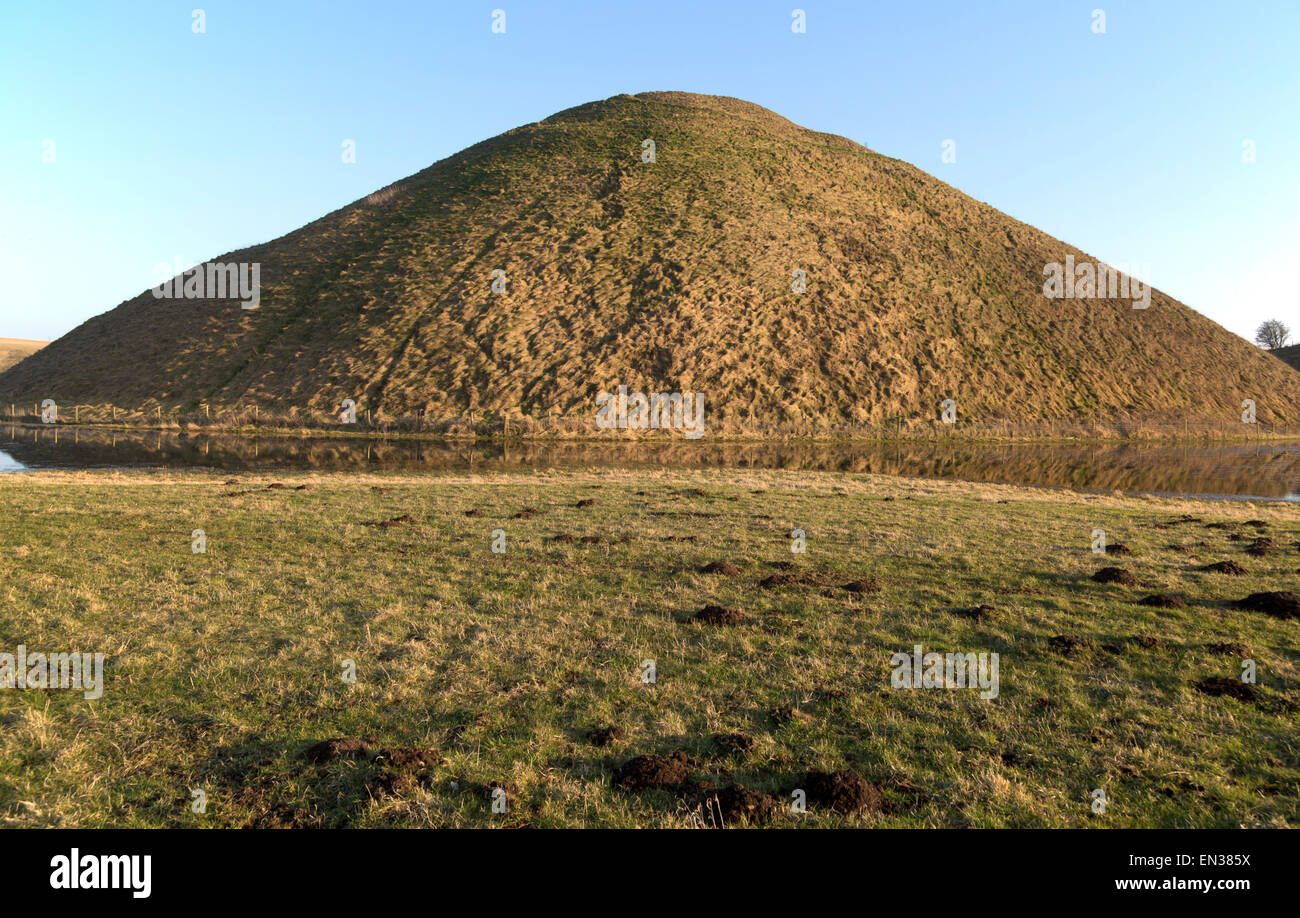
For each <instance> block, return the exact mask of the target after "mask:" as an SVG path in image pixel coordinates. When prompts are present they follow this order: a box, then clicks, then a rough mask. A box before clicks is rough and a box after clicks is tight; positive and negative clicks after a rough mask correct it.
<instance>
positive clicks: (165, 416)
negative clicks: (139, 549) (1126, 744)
mask: <svg viewBox="0 0 1300 918" xmlns="http://www.w3.org/2000/svg"><path fill="white" fill-rule="evenodd" d="M3 410H7V412H8V413H7V419H8V420H9V421H10V422H12V423H18V424H51V423H53V424H58V425H62V426H68V425H74V426H88V427H97V426H119V427H128V428H147V429H162V430H184V429H190V428H197V429H207V430H212V431H214V432H215V431H223V430H224V431H231V432H238V431H241V430H289V431H293V430H297V431H305V432H328V433H337V434H369V433H378V434H385V435H389V434H422V435H427V436H431V437H436V436H447V437H454V436H473V437H504V438H513V437H539V438H548V437H549V438H590V437H593V436H598V437H601V438H607V439H634V438H636V437H638V436H646V435H649V436H655V437H663V436H666V435H671V436H677V437H680V436H683V432H682V431H681V430H680V429H677V430H671V431H670V430H644V429H642V430H599V429H597V427H596V424H595V419H594V416H591V417H575V416H572V415H570V416H562V415H551V416H545V417H537V416H529V415H523V414H507V413H500V412H495V411H466V412H464V413H462V414H459V415H455V416H451V417H448V416H445V415H437V416H434V415H432V414H430V413H428V412H425V411H416V412H413V413H408V414H389V413H387V412H382V411H373V410H371V409H369V408H361V407H358V408H356V409H355V420H353V421H344V420H343V419H342V418H341V417H340V416H338V415H334V414H331V413H328V412H324V411H314V410H310V409H300V408H290V409H287V410H284V409H280V410H274V409H273V410H268V409H266V408H264V407H263V406H260V405H250V406H241V405H234V406H213V405H209V404H207V403H204V402H199V403H197V404H193V403H192V404H190V405H189V406H186V407H165V406H163V405H159V404H151V405H146V406H142V407H139V408H134V409H128V408H122V407H120V406H116V405H90V404H73V405H56V406H53V407H52V408H51V406H50V405H49V403H48V402H45V403H31V404H30V406H29V405H28V404H25V403H24V404H19V403H16V402H10V403H8V404H7V405H0V411H3ZM705 436H706V437H711V438H718V437H724V438H734V439H744V438H762V439H772V438H776V439H789V440H809V439H819V440H890V439H905V440H925V439H996V440H1021V439H1024V440H1044V439H1133V440H1141V439H1189V440H1195V439H1206V440H1222V439H1256V438H1275V437H1300V425H1281V424H1276V423H1274V422H1273V421H1270V420H1268V419H1264V418H1261V419H1258V420H1257V421H1255V422H1254V423H1245V422H1243V421H1241V420H1240V419H1235V420H1210V419H1206V418H1182V419H1169V418H1163V417H1143V418H1113V419H1106V420H1079V421H1059V420H1057V421H1046V420H1024V419H1016V418H992V419H984V418H970V417H963V418H959V419H958V420H957V421H956V422H954V423H951V424H949V423H942V422H941V421H940V420H938V419H928V418H915V417H911V418H903V417H897V418H892V419H887V420H882V421H878V422H875V423H871V424H858V425H850V426H844V425H832V424H830V423H827V424H818V423H807V422H805V423H785V424H779V425H771V426H769V425H762V424H754V423H739V422H731V421H729V420H728V419H725V418H724V419H723V420H722V422H721V424H719V425H718V426H714V427H708V426H707V425H706V430H705Z"/></svg>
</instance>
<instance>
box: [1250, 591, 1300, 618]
mask: <svg viewBox="0 0 1300 918" xmlns="http://www.w3.org/2000/svg"><path fill="white" fill-rule="evenodd" d="M1236 605H1237V608H1239V609H1250V610H1251V611H1252V612H1263V613H1264V614H1265V615H1271V616H1273V617H1274V618H1281V619H1292V618H1300V596H1297V595H1296V594H1295V593H1291V592H1289V591H1286V590H1281V591H1277V592H1269V593H1251V594H1250V595H1249V596H1247V597H1246V598H1245V599H1239V600H1237V602H1236Z"/></svg>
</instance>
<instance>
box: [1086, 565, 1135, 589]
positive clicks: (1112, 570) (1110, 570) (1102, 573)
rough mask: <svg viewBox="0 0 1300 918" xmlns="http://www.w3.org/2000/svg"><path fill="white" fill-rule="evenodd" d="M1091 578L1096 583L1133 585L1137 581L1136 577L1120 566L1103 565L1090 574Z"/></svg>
mask: <svg viewBox="0 0 1300 918" xmlns="http://www.w3.org/2000/svg"><path fill="white" fill-rule="evenodd" d="M1092 579H1093V580H1095V581H1097V582H1098V583H1118V584H1120V585H1121V586H1133V585H1135V584H1136V583H1137V578H1136V577H1134V576H1133V574H1132V573H1130V572H1129V571H1127V570H1125V569H1124V568H1122V567H1103V568H1102V569H1101V570H1099V571H1097V573H1095V574H1093V575H1092Z"/></svg>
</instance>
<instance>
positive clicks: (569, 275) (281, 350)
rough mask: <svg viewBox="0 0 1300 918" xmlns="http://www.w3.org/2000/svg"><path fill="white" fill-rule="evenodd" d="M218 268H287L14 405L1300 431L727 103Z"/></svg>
mask: <svg viewBox="0 0 1300 918" xmlns="http://www.w3.org/2000/svg"><path fill="white" fill-rule="evenodd" d="M211 261H212V262H220V263H223V264H227V265H229V264H236V263H238V264H257V265H258V266H259V269H260V295H259V296H258V297H257V298H256V305H257V308H255V309H245V308H242V307H241V302H240V301H239V300H238V299H235V298H233V297H232V295H230V294H229V291H227V295H225V296H214V294H216V293H217V291H215V290H213V289H212V285H211V284H209V285H208V286H207V287H206V288H205V289H204V290H202V291H195V293H196V296H195V297H193V298H158V297H156V296H155V295H154V292H153V291H151V290H146V291H145V292H144V293H142V294H140V295H139V296H137V297H135V298H134V299H132V300H129V301H127V302H124V303H122V304H121V305H119V306H118V307H117V308H115V309H113V310H111V311H109V312H107V313H104V314H103V315H100V316H97V317H95V318H93V319H91V320H89V321H87V322H86V323H84V324H83V325H81V326H80V327H78V328H77V329H75V330H74V331H72V332H70V333H68V334H67V335H65V336H64V337H62V338H60V339H59V340H57V341H55V342H53V343H52V344H50V345H48V346H47V347H45V348H43V349H42V350H40V351H39V352H37V353H36V354H34V355H32V356H31V357H29V358H27V359H26V360H24V361H23V362H22V363H21V364H20V365H18V366H16V367H14V368H12V369H10V370H8V371H7V372H5V373H4V374H3V375H0V398H2V399H3V400H4V401H11V400H16V401H19V402H20V403H31V402H34V401H39V400H42V399H44V398H53V399H55V400H56V401H57V402H59V403H60V404H71V403H84V404H94V405H107V404H112V405H116V406H119V407H121V408H125V409H138V408H139V407H140V406H142V405H159V406H163V407H165V408H175V407H183V406H187V405H190V406H192V405H195V404H197V403H199V402H203V403H206V404H208V405H212V406H217V407H220V406H229V407H234V406H248V405H260V406H262V410H264V411H269V410H281V411H287V410H292V411H296V412H301V413H303V414H312V413H320V415H321V416H325V415H327V414H328V415H333V414H337V412H338V410H339V406H340V404H341V403H342V401H343V400H344V399H353V400H354V401H355V403H356V405H357V406H358V408H360V409H368V410H370V411H372V412H374V413H376V415H378V416H381V417H382V416H390V417H396V416H401V415H407V414H412V413H415V412H423V414H424V417H426V418H428V419H429V420H430V422H431V423H437V422H444V423H448V424H451V423H454V422H455V421H456V419H458V418H463V417H466V416H467V415H468V416H473V414H474V413H478V415H479V416H480V417H481V416H483V415H484V414H487V415H495V416H498V417H509V418H516V419H518V420H519V421H520V422H521V423H524V424H525V425H533V426H536V427H544V426H545V425H546V424H547V423H548V422H551V423H556V424H559V425H561V426H562V425H563V424H564V423H568V424H570V425H571V429H584V430H585V429H590V430H591V431H592V432H593V433H594V432H595V431H596V429H597V425H596V423H595V414H596V402H597V398H598V396H599V395H600V393H602V392H610V393H612V392H614V391H615V390H616V389H617V387H619V386H626V387H627V388H628V390H630V391H633V392H638V391H639V392H646V393H651V392H694V393H700V394H701V395H702V396H703V397H704V399H705V404H706V407H707V417H708V421H707V424H708V429H709V430H710V432H716V433H736V434H743V433H778V432H779V433H790V434H798V435H839V434H853V433H854V432H857V431H863V430H869V429H871V428H873V427H881V426H884V425H887V424H891V423H894V422H897V421H901V420H902V421H913V420H917V419H921V420H924V421H925V422H926V423H932V422H933V420H934V419H935V418H937V417H938V415H939V412H940V403H941V402H942V401H943V400H945V399H952V400H953V401H954V403H955V406H956V411H957V413H958V417H959V418H960V419H962V420H963V421H966V420H987V421H992V420H1007V421H1020V422H1026V421H1027V422H1099V423H1104V422H1106V421H1108V420H1112V419H1117V418H1153V419H1157V420H1160V419H1163V420H1166V421H1179V422H1182V421H1190V422H1201V421H1204V422H1207V423H1221V422H1234V421H1238V419H1239V416H1240V415H1241V413H1242V403H1243V400H1245V399H1250V400H1252V401H1253V402H1254V403H1255V404H1256V405H1257V409H1256V410H1257V412H1258V416H1259V418H1260V419H1261V420H1264V421H1268V422H1272V423H1275V424H1285V425H1295V424H1297V423H1300V373H1298V372H1297V371H1296V370H1294V369H1292V368H1290V367H1288V366H1287V365H1285V364H1284V363H1282V362H1281V361H1279V360H1277V359H1275V358H1274V357H1272V356H1270V355H1268V354H1265V353H1262V352H1260V351H1259V350H1258V349H1256V348H1254V347H1253V346H1251V345H1250V344H1248V343H1247V342H1245V341H1243V340H1242V339H1240V338H1238V337H1236V336H1235V335H1233V334H1231V333H1229V332H1227V331H1226V330H1224V329H1223V328H1221V327H1220V326H1218V325H1216V324H1215V323H1213V322H1211V321H1210V320H1209V319H1207V318H1205V317H1203V316H1201V315H1200V314H1198V313H1196V312H1195V311H1193V310H1191V309H1189V308H1188V307H1186V306H1184V305H1183V304H1181V303H1178V302H1176V301H1174V300H1173V299H1171V298H1169V297H1167V296H1165V295H1163V294H1161V293H1159V292H1158V291H1156V292H1153V293H1150V297H1149V305H1147V306H1146V308H1134V304H1135V301H1136V300H1137V297H1136V296H1133V295H1123V294H1117V293H1116V291H1114V290H1111V289H1107V288H1106V284H1105V283H1104V282H1102V283H1099V284H1097V286H1098V287H1100V288H1102V289H1100V290H1097V291H1096V292H1097V293H1099V294H1102V295H1101V296H1091V297H1089V296H1087V291H1086V290H1085V289H1083V287H1082V281H1081V282H1080V287H1079V288H1078V289H1074V296H1072V297H1070V298H1049V297H1048V296H1045V295H1044V282H1045V277H1046V276H1047V273H1045V272H1049V269H1048V266H1050V265H1065V264H1067V261H1068V263H1070V264H1072V265H1083V264H1089V265H1095V264H1096V260H1095V259H1091V258H1089V257H1088V256H1087V255H1086V254H1085V253H1083V252H1081V251H1079V250H1077V249H1074V248H1072V247H1070V246H1068V245H1066V244H1065V243H1063V242H1060V241H1058V240H1056V239H1053V238H1051V237H1050V236H1047V235H1046V234H1044V233H1042V232H1040V231H1039V230H1037V229H1035V228H1033V227H1031V226H1027V225H1026V224H1023V223H1020V222H1018V221H1016V220H1014V219H1012V218H1010V217H1008V216H1006V215H1005V214H1002V213H1000V212H999V211H997V210H995V209H994V208H992V207H989V206H988V205H986V204H983V203H980V202H978V201H975V200H974V199H972V198H970V197H969V196H967V195H965V194H962V193H961V192H959V191H957V190H956V189H954V188H952V187H950V186H948V185H946V184H944V183H943V182H941V181H939V180H938V179H936V178H934V177H932V176H930V175H927V174H926V173H924V172H922V171H920V170H919V169H916V168H915V167H913V166H910V165H908V164H906V163H903V162H901V161H899V160H895V159H891V158H889V157H886V156H882V155H880V154H878V153H875V152H873V151H871V150H869V149H867V148H865V147H863V146H861V145H859V144H857V143H854V142H852V141H850V140H847V139H845V138H843V137H837V136H833V135H830V134H822V133H818V132H816V131H812V130H808V129H805V128H802V127H799V126H798V125H795V124H793V123H791V122H790V121H787V120H786V119H784V118H782V117H780V116H778V115H776V114H774V113H773V112H770V111H768V110H766V109H763V108H761V107H759V106H756V105H753V104H750V103H748V102H742V101H740V100H736V99H730V98H724V97H716V96H700V95H692V94H687V93H678V92H650V93H642V94H640V95H636V96H628V95H620V96H615V97H613V98H610V99H606V100H604V101H601V102H593V103H589V104H586V105H582V106H579V107H577V108H572V109H568V110H566V111H562V112H560V113H558V114H555V115H552V116H551V117H549V118H547V119H546V120H544V121H540V122H537V123H534V124H529V125H525V126H523V127H519V128H516V129H514V130H511V131H508V132H506V133H504V134H502V135H500V136H498V137H494V138H492V139H490V140H486V141H484V142H482V143H479V144H476V145H475V146H472V147H470V148H468V149H466V150H463V151H461V152H460V153H457V154H455V155H454V156H451V157H449V158H447V159H444V160H442V161H440V162H438V163H436V164H434V165H432V166H430V167H429V168H427V169H425V170H423V171H421V172H419V173H416V174H415V175H412V176H410V177H409V178H406V179H404V180H402V181H399V182H396V183H395V184H393V185H390V186H388V187H387V188H384V189H381V190H380V191H377V192H375V193H374V194H371V195H369V196H367V197H366V198H363V199H361V200H359V201H356V202H355V203H353V204H351V205H348V206H346V207H344V208H342V209H340V210H337V211H335V212H333V213H331V214H328V215H327V216H325V217H322V218H321V219H319V220H317V221H315V222H314V223H311V224H308V225H307V226H304V227H302V228H301V229H298V230H296V231H294V232H291V233H289V234H288V235H286V236H283V237H281V238H279V239H276V240H274V241H272V242H268V243H266V244H263V245H257V246H252V247H250V248H247V249H243V250H240V251H237V252H232V253H228V254H226V255H223V256H220V257H218V258H214V259H211ZM1073 280H1074V278H1073V277H1070V278H1067V281H1068V282H1069V283H1068V286H1069V287H1070V288H1071V289H1073V288H1074V284H1073ZM1125 280H1127V278H1125ZM231 284H232V285H235V278H234V277H233V276H232V278H231ZM235 286H237V285H235ZM245 302H247V301H245Z"/></svg>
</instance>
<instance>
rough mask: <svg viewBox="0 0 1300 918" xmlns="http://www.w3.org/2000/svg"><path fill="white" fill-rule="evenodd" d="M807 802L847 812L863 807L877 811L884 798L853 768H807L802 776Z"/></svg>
mask: <svg viewBox="0 0 1300 918" xmlns="http://www.w3.org/2000/svg"><path fill="white" fill-rule="evenodd" d="M804 790H805V791H807V793H808V802H809V803H811V804H813V805H814V806H819V807H829V808H830V809H832V810H834V811H835V812H837V813H843V814H846V815H847V814H851V813H858V812H862V811H864V810H866V811H870V812H879V811H880V810H882V809H883V808H884V805H885V800H884V797H883V796H882V795H881V793H880V788H878V787H876V785H874V784H872V783H871V782H870V781H868V780H866V779H865V778H863V777H862V776H861V775H859V774H858V773H857V772H856V771H853V770H852V769H846V770H844V771H832V772H824V771H810V772H808V776H807V777H806V778H805V779H804Z"/></svg>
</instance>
